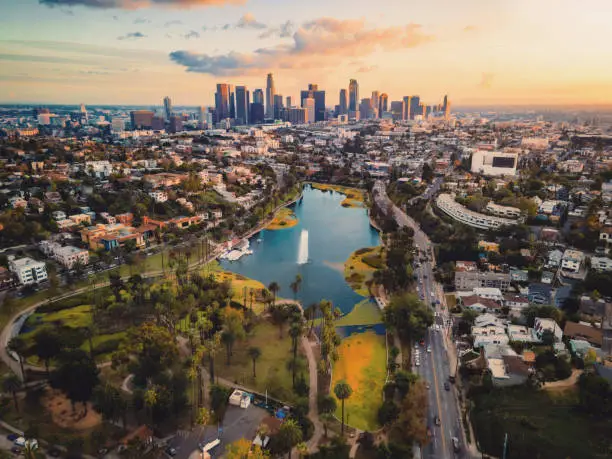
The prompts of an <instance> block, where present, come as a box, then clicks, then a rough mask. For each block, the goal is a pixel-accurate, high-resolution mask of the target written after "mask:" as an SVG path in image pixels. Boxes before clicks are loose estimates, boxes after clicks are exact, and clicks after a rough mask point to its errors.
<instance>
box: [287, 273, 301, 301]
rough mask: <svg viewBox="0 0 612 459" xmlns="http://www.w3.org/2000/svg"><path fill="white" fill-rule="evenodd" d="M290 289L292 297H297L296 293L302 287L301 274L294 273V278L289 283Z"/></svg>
mask: <svg viewBox="0 0 612 459" xmlns="http://www.w3.org/2000/svg"><path fill="white" fill-rule="evenodd" d="M290 287H291V290H292V291H293V299H294V300H295V299H297V294H298V292H299V291H300V288H301V287H302V276H300V275H299V274H296V275H295V280H294V281H293V282H291V284H290Z"/></svg>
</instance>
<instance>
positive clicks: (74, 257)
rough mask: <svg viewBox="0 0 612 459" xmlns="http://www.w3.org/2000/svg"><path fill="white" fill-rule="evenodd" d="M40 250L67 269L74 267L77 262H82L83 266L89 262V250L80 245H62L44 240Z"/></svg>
mask: <svg viewBox="0 0 612 459" xmlns="http://www.w3.org/2000/svg"><path fill="white" fill-rule="evenodd" d="M40 250H41V251H42V252H43V253H44V254H45V255H47V256H48V257H51V258H53V259H54V260H55V261H57V262H58V263H59V264H60V265H62V266H63V267H64V268H67V269H72V268H73V267H74V265H75V264H76V263H81V265H83V266H85V265H87V264H88V263H89V252H88V251H87V250H85V249H80V248H78V247H73V246H70V245H67V246H62V245H60V244H58V243H57V242H49V241H42V242H41V243H40Z"/></svg>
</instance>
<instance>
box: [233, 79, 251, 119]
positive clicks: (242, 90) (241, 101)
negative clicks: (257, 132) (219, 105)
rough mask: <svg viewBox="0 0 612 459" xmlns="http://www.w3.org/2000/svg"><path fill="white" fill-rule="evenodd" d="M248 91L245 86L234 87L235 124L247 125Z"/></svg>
mask: <svg viewBox="0 0 612 459" xmlns="http://www.w3.org/2000/svg"><path fill="white" fill-rule="evenodd" d="M249 99H250V97H249V90H248V89H247V87H246V86H236V123H237V124H249V106H250V100H249Z"/></svg>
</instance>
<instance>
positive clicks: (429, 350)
mask: <svg viewBox="0 0 612 459" xmlns="http://www.w3.org/2000/svg"><path fill="white" fill-rule="evenodd" d="M427 352H428V353H430V354H431V346H427Z"/></svg>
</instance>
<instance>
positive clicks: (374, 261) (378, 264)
mask: <svg viewBox="0 0 612 459" xmlns="http://www.w3.org/2000/svg"><path fill="white" fill-rule="evenodd" d="M362 260H363V262H364V263H365V264H366V265H368V266H370V267H372V268H374V269H383V268H384V267H385V265H384V263H383V260H382V257H381V256H380V255H378V254H374V255H366V256H365V257H363V258H362Z"/></svg>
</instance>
